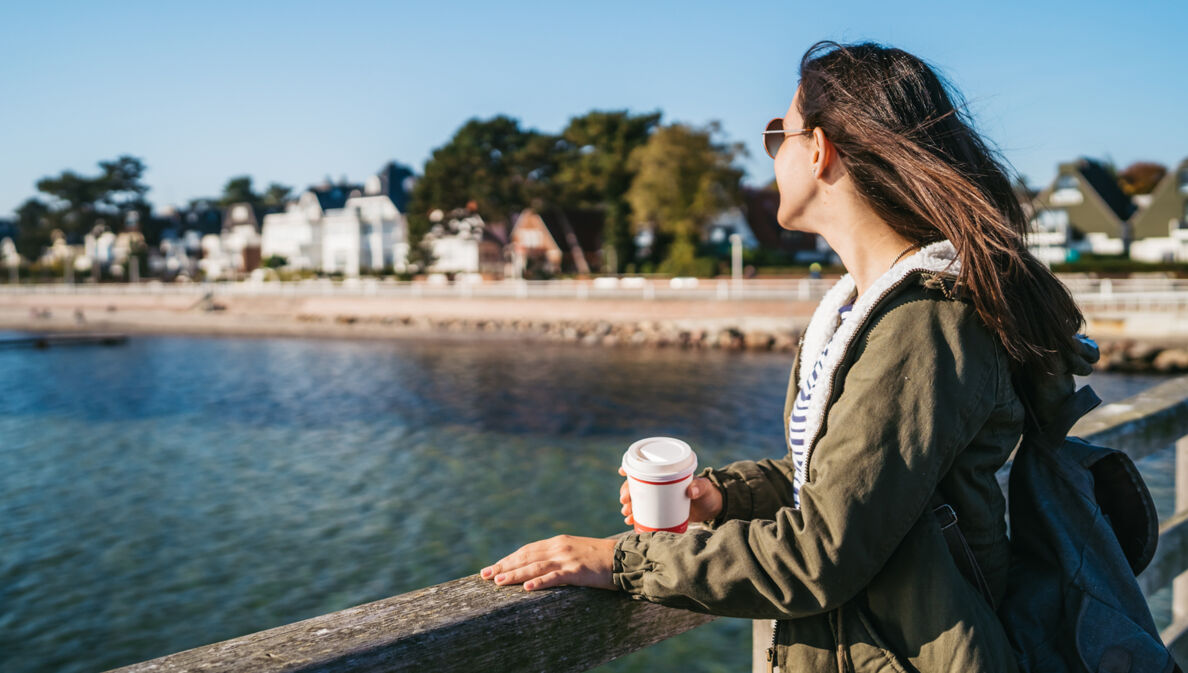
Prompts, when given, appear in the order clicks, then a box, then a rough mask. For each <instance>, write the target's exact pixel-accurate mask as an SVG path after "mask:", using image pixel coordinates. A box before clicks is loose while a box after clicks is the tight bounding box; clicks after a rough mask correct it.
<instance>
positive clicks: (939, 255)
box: [789, 241, 961, 484]
mask: <svg viewBox="0 0 1188 673" xmlns="http://www.w3.org/2000/svg"><path fill="white" fill-rule="evenodd" d="M960 270H961V262H960V261H959V260H958V259H957V251H956V249H955V248H954V247H953V244H952V243H950V242H949V241H940V242H938V243H933V244H931V245H927V246H925V247H923V248H921V249H920V250H919V251H917V252H916V254H914V255H911V256H910V257H907V258H905V259H903V260H901V261H900V262H898V263H896V264H895V265H894V266H892V267H891V268H890V269H888V270H887V272H886V273H884V274H883V275H882V276H879V278H878V280H876V281H875V282H874V283H873V284H871V286H870V288H869V289H867V291H866V292H865V293H864V294H863V295H862V296H861V297H860V298H858V300H857V301H855V302H854V306H853V308H852V309H851V310H850V314H849V316H847V318H846V320H845V322H841V319H840V317H839V315H838V310H839V309H841V307H842V306H845V305H846V304H848V303H850V301H851V299H852V298H853V296H854V290H855V287H854V279H853V278H852V277H851V276H850V274H848V273H847V274H846V275H844V276H842V278H841V280H839V281H838V282H837V284H835V285H834V286H833V287H832V288H830V290H829V291H828V292H827V293H826V294H825V297H824V298H822V299H821V303H820V304H818V305H817V309H816V311H814V312H813V317H812V319H811V320H810V321H809V325H808V328H807V329H806V330H805V334H804V341H803V343H802V344H801V348H800V354H799V356H798V357H799V358H800V367H799V372H800V376H799V378H800V380H799V381H797V382H796V385H797V389H798V390H799V389H801V387H802V386H803V384H804V379H805V377H806V376H809V375H810V373H811V372H812V370H813V368H814V365H815V363H816V362H817V360H818V359H819V358H821V353H822V352H823V351H825V349H826V347H827V346H830V345H831V344H832V347H830V348H829V351H828V352H827V353H826V354H825V357H824V359H823V361H822V362H821V372H820V374H819V375H818V378H817V383H816V387H815V388H814V390H813V393H812V397H811V398H810V400H809V408H808V410H807V411H806V413H805V427H804V436H805V438H806V439H807V440H808V441H806V442H805V447H806V448H807V449H808V452H809V453H808V455H810V456H811V455H812V447H813V445H814V444H815V443H816V441H817V434H818V433H819V432H820V431H821V425H822V423H823V421H824V419H825V414H826V411H827V409H826V405H827V404H828V402H829V400H830V398H831V397H832V395H833V377H834V375H835V374H836V372H837V369H838V367H840V366H841V363H842V359H843V358H844V357H845V354H846V352H847V351H848V350H850V342H851V341H853V339H854V336H855V335H856V334H858V333H859V330H861V329H862V326H863V325H865V324H866V321H867V320H869V319H870V316H871V313H872V312H873V311H874V309H875V307H876V306H877V305H878V304H879V302H880V300H881V299H882V298H883V296H885V295H886V294H887V293H888V292H890V291H892V290H893V289H894V288H895V287H896V286H897V285H898V284H899V283H901V282H902V281H903V280H904V279H905V278H907V277H908V276H909V275H911V274H913V273H918V272H921V271H927V272H933V273H938V274H940V273H943V274H946V275H949V274H951V275H956V274H957V273H958V272H959V271H960ZM839 323H840V325H839ZM789 450H791V445H790V444H789ZM796 472H797V473H796V475H795V477H794V480H795V481H796V482H797V483H798V484H802V483H804V482H805V481H807V472H808V459H807V458H806V459H805V460H804V461H803V462H802V463H801V464H800V465H799V466H798V469H797V471H796Z"/></svg>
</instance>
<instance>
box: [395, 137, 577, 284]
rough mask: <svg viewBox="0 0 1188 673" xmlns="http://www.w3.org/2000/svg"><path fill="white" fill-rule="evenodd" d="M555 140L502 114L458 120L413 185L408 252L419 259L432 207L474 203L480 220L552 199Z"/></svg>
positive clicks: (505, 218) (502, 217)
mask: <svg viewBox="0 0 1188 673" xmlns="http://www.w3.org/2000/svg"><path fill="white" fill-rule="evenodd" d="M555 143H556V139H555V138H553V137H551V136H546V135H544V134H541V133H538V132H536V131H532V130H525V129H522V128H520V123H519V122H518V121H517V120H515V119H512V118H510V117H507V116H504V115H499V116H496V117H492V118H491V119H488V120H480V119H471V120H470V121H468V122H466V123H465V124H463V125H462V127H461V128H459V129H458V131H457V132H456V133H454V136H453V138H451V139H450V140H449V142H447V143H446V144H444V145H442V146H441V147H439V148H437V149H436V150H434V151H433V154H432V155H431V156H430V158H429V160H428V161H427V162H426V163H425V174H424V175H423V176H422V177H421V178H420V179H419V180H417V183H416V185H415V187H414V188H413V193H412V198H411V200H410V202H409V206H408V213H407V216H408V227H409V244H410V252H411V255H412V256H413V257H414V258H416V259H417V260H421V261H423V260H424V256H423V254H422V253H423V251H422V250H421V245H420V244H421V240H422V239H423V237H424V235H425V234H426V233H428V231H429V225H430V223H429V213H430V212H432V211H433V210H438V209H440V210H442V211H445V212H447V213H448V212H449V211H451V210H454V209H456V208H462V207H465V206H466V205H467V204H469V203H471V202H474V204H475V206H476V208H477V209H478V213H479V214H480V215H481V216H482V217H483V219H484V220H486V221H488V222H495V221H508V220H509V219H510V217H511V215H512V214H513V213H516V212H518V211H519V210H521V209H522V208H524V207H525V206H527V205H530V203H531V200H532V199H543V198H551V194H552V192H551V190H552V187H551V175H552V173H553V172H554V171H553V170H552V169H551V168H550V166H549V161H552V159H551V150H552V147H553V145H555Z"/></svg>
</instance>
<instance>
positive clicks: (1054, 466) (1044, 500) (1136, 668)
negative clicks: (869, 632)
mask: <svg viewBox="0 0 1188 673" xmlns="http://www.w3.org/2000/svg"><path fill="white" fill-rule="evenodd" d="M1100 403H1101V399H1100V398H1098V396H1097V394H1096V393H1094V392H1093V389H1092V388H1090V387H1088V386H1085V387H1083V388H1081V389H1080V390H1078V391H1077V392H1076V393H1075V394H1073V395H1072V396H1070V397H1069V399H1068V400H1067V401H1066V402H1065V403H1064V405H1063V407H1062V408H1061V409H1060V410H1059V412H1058V413H1057V414H1056V415H1055V417H1054V418H1051V419H1046V422H1045V423H1044V424H1043V425H1039V426H1029V427H1028V429H1027V430H1026V431H1025V432H1024V435H1023V440H1022V442H1021V443H1020V445H1019V449H1018V451H1017V453H1016V455H1015V460H1014V463H1013V464H1012V466H1011V473H1010V481H1009V486H1008V503H1009V509H1010V544H1011V565H1010V573H1009V578H1008V581H1007V588H1006V594H1005V595H1004V597H1003V599H1002V602H1001V603H1000V604H999V606H998V615H999V618H1000V619H1001V620H1002V623H1003V626H1004V628H1005V629H1006V633H1007V636H1008V638H1009V639H1010V641H1011V645H1012V646H1013V647H1014V649H1015V653H1016V655H1017V656H1018V660H1019V670H1020V671H1021V672H1022V673H1041V672H1042V673H1049V672H1054V673H1063V672H1065V671H1068V672H1071V671H1078V672H1087V671H1091V672H1093V673H1128V672H1133V673H1170V672H1171V671H1179V667H1178V666H1177V665H1176V663H1175V661H1174V660H1173V659H1172V656H1171V654H1170V653H1169V652H1168V650H1167V647H1165V646H1164V644H1163V641H1162V640H1161V639H1160V637H1159V631H1158V630H1157V629H1156V628H1155V620H1154V619H1153V618H1152V617H1151V611H1150V608H1149V607H1148V606H1147V600H1146V598H1145V597H1144V596H1143V593H1142V590H1141V589H1140V588H1139V585H1138V581H1137V580H1136V576H1137V575H1138V574H1139V573H1140V572H1142V571H1143V569H1144V568H1146V567H1147V564H1149V563H1150V562H1151V559H1152V557H1154V555H1155V545H1156V543H1157V542H1158V540H1159V524H1158V516H1157V514H1156V513H1155V504H1154V502H1153V501H1152V500H1151V494H1150V492H1149V491H1148V490H1147V487H1146V485H1145V484H1144V483H1143V480H1142V477H1141V476H1139V473H1138V469H1137V468H1136V467H1135V466H1134V463H1133V461H1131V459H1130V457H1129V456H1127V455H1126V454H1125V453H1123V452H1121V451H1117V450H1115V449H1109V448H1105V447H1101V446H1095V445H1093V444H1090V443H1088V442H1086V441H1084V440H1082V439H1079V438H1077V437H1068V436H1067V435H1068V431H1069V430H1070V429H1071V428H1072V426H1073V424H1074V423H1076V422H1077V420H1079V419H1080V418H1081V417H1082V416H1084V415H1085V414H1086V413H1088V412H1089V411H1090V410H1091V409H1093V408H1094V407H1096V406H1097V405H1098V404H1100ZM938 516H939V514H938ZM953 523H954V524H955V521H954V522H953ZM942 526H944V523H943V522H942ZM951 531H953V532H951ZM945 532H946V539H947V540H948V541H949V547H950V551H952V552H953V555H954V559H956V560H957V564H958V566H959V567H960V568H961V569H962V572H963V573H964V574H965V576H966V577H967V578H968V579H969V580H970V581H971V582H972V583H973V584H974V586H976V587H978V588H979V589H980V590H982V591H983V595H984V596H985V597H986V598H987V600H991V599H990V596H989V594H988V589H987V587H986V584H985V582H984V580H982V578H981V573H980V571H979V569H978V568H977V563H976V561H973V560H972V559H973V557H972V554H970V553H969V551H968V546H966V545H965V543H964V540H963V539H958V538H960V537H961V535H960V532H959V530H958V529H957V527H956V526H955V525H951V526H949V527H947V528H946V529H945ZM954 532H955V533H954ZM971 561H972V563H971ZM991 604H993V602H992V601H991Z"/></svg>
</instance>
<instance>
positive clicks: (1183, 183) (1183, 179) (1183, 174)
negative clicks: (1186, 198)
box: [1180, 168, 1188, 194]
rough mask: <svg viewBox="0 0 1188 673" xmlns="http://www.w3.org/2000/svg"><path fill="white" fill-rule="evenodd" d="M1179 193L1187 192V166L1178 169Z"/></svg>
mask: <svg viewBox="0 0 1188 673" xmlns="http://www.w3.org/2000/svg"><path fill="white" fill-rule="evenodd" d="M1180 193H1181V194H1188V168H1184V169H1181V170H1180Z"/></svg>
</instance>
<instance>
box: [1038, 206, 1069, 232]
mask: <svg viewBox="0 0 1188 673" xmlns="http://www.w3.org/2000/svg"><path fill="white" fill-rule="evenodd" d="M1031 222H1032V224H1033V226H1034V227H1035V231H1036V232H1043V233H1051V234H1056V233H1064V232H1065V231H1067V230H1068V211H1067V210H1064V209H1062V208H1048V209H1045V210H1041V211H1039V212H1038V213H1036V214H1035V217H1034V218H1032V220H1031Z"/></svg>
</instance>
